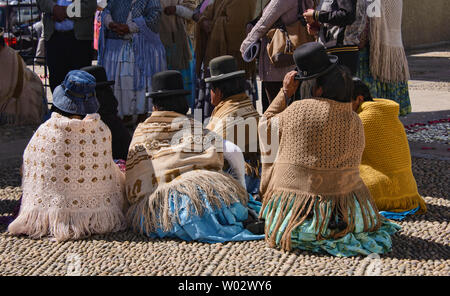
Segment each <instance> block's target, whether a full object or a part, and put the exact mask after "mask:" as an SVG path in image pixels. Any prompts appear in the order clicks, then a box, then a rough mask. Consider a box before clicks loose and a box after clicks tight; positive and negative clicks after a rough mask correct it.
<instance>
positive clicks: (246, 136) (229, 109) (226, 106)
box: [206, 93, 260, 176]
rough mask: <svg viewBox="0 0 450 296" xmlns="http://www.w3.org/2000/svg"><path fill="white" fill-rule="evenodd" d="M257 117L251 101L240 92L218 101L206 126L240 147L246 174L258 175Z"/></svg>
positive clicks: (257, 114)
mask: <svg viewBox="0 0 450 296" xmlns="http://www.w3.org/2000/svg"><path fill="white" fill-rule="evenodd" d="M259 117H260V115H259V113H258V112H257V111H256V109H255V108H254V107H253V104H252V101H251V100H250V99H249V97H248V96H247V95H246V94H245V93H242V94H238V95H235V96H232V97H230V98H227V99H226V100H224V101H222V102H220V103H219V105H217V106H216V107H215V108H214V110H213V112H212V114H211V119H210V121H209V123H208V125H207V127H206V128H207V129H209V130H211V131H213V132H215V133H217V134H218V135H220V136H221V137H223V138H224V139H226V140H228V141H230V142H232V143H234V144H235V145H237V146H239V148H241V150H242V152H243V153H244V158H245V160H246V161H247V162H246V174H247V175H257V176H259V170H258V164H259V144H258V121H259ZM248 162H250V163H252V165H249V163H248Z"/></svg>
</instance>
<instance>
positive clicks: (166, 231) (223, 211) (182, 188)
mask: <svg viewBox="0 0 450 296" xmlns="http://www.w3.org/2000/svg"><path fill="white" fill-rule="evenodd" d="M152 85H153V92H152V93H151V94H150V97H151V98H152V100H153V106H154V107H153V113H152V115H151V116H150V117H149V118H148V119H147V120H146V121H145V122H143V123H142V124H140V125H138V127H137V129H136V131H135V133H134V136H133V140H132V142H131V146H130V151H129V154H128V159H127V168H126V193H127V198H128V200H129V202H130V204H131V206H130V208H129V210H128V213H127V218H128V219H129V222H130V224H131V225H132V227H133V229H134V230H135V231H137V232H140V233H142V234H145V235H147V236H149V237H152V238H179V239H182V240H186V241H192V240H196V241H200V242H207V243H218V242H225V241H244V240H255V239H262V238H264V236H263V235H255V234H253V233H251V232H249V231H248V230H246V229H245V228H244V223H245V222H246V220H247V219H248V216H249V210H248V208H247V207H251V206H252V205H254V204H256V206H257V203H256V202H255V201H253V200H252V199H251V197H249V195H248V193H247V192H246V190H245V188H243V187H242V185H241V184H240V183H239V181H238V180H235V179H233V178H232V177H231V176H230V175H228V174H225V173H223V172H222V168H223V162H224V160H223V154H222V153H218V150H219V149H218V148H219V147H218V146H216V145H219V143H218V142H216V136H215V135H214V134H212V133H210V134H207V130H205V129H202V124H201V123H200V122H194V120H193V119H191V118H188V117H187V116H186V113H187V112H188V110H189V107H188V102H187V100H186V95H188V94H189V93H190V91H186V90H184V89H183V78H182V76H181V73H180V72H178V71H165V72H161V73H158V74H155V75H154V76H153V79H152ZM222 145H223V144H222V142H220V150H221V149H222V147H223V146H222ZM241 170H242V169H241ZM249 199H250V200H249Z"/></svg>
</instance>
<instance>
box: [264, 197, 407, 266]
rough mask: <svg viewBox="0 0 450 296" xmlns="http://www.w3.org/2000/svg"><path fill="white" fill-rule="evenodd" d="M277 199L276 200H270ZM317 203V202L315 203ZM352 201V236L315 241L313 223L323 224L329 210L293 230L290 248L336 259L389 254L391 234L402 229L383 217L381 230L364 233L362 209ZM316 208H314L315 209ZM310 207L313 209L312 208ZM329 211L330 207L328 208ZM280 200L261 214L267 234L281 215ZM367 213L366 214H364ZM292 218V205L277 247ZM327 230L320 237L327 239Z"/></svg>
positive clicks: (284, 221)
mask: <svg viewBox="0 0 450 296" xmlns="http://www.w3.org/2000/svg"><path fill="white" fill-rule="evenodd" d="M273 200H277V199H273ZM317 202H318V201H316V203H317ZM354 202H355V209H356V210H355V213H356V217H355V230H354V231H353V232H352V233H347V234H346V235H345V236H344V237H342V238H339V239H324V240H320V241H318V240H317V234H318V232H319V231H318V230H317V229H316V227H315V226H316V222H317V220H318V219H319V221H322V220H323V219H330V216H331V210H330V211H328V212H327V213H326V217H320V215H319V216H317V215H316V214H314V215H313V217H312V218H310V219H306V220H305V222H304V223H303V224H301V225H300V226H298V227H297V228H294V230H293V231H292V235H291V246H292V249H301V250H307V251H312V252H317V253H328V254H331V255H334V256H338V257H350V256H357V255H365V256H367V255H370V254H372V253H376V254H383V253H388V252H390V251H391V250H392V240H391V235H392V234H394V233H395V232H397V231H398V230H400V229H401V227H400V226H399V225H397V224H395V223H392V222H390V221H388V220H386V219H384V218H382V219H383V220H382V223H381V227H380V228H379V229H378V230H377V231H374V232H364V220H363V215H362V212H361V207H360V205H359V203H358V201H357V199H356V198H354ZM315 206H316V205H314V207H315ZM319 206H320V207H322V206H323V208H327V207H326V205H325V204H324V203H323V204H322V205H319ZM314 207H313V208H314ZM328 208H330V207H328ZM281 210H282V209H281V207H280V201H279V200H278V202H276V201H273V202H271V203H269V204H268V205H267V206H266V207H265V209H264V212H263V215H262V216H263V218H265V219H266V233H267V231H269V235H271V234H272V231H273V229H274V227H275V224H276V222H277V220H278V217H279V215H280V212H281ZM274 211H275V217H274V219H273V222H272V224H269V223H270V222H269V220H270V219H269V217H271V216H272V213H273V212H274ZM366 214H367V213H366ZM291 215H292V204H290V205H289V209H288V214H287V215H286V216H285V218H284V220H283V221H282V224H281V227H280V228H279V229H278V232H277V233H276V244H277V246H280V240H281V237H282V236H283V234H284V230H285V229H286V226H287V224H288V222H289V219H290V218H291ZM370 215H373V216H374V215H375V212H374V210H373V209H372V208H371V213H370ZM329 233H330V230H329V229H327V228H325V230H324V232H323V233H322V235H323V236H324V237H327V236H328V235H329Z"/></svg>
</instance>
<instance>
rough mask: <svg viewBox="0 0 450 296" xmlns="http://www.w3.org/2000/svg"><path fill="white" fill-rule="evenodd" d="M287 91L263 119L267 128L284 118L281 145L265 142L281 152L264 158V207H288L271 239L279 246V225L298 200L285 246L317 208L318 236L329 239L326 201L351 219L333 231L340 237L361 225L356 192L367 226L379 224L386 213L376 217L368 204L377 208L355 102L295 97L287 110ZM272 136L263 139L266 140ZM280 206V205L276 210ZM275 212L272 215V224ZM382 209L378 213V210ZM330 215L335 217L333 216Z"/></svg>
mask: <svg viewBox="0 0 450 296" xmlns="http://www.w3.org/2000/svg"><path fill="white" fill-rule="evenodd" d="M284 108H285V103H284V95H283V93H282V92H280V94H279V95H278V96H277V98H276V99H275V100H274V103H272V104H271V106H270V107H269V109H268V110H267V111H266V113H265V114H264V115H265V117H263V118H262V119H261V121H260V134H261V135H262V129H267V128H268V127H269V128H275V126H273V125H272V123H273V121H274V119H275V118H277V119H278V125H277V126H278V129H279V133H280V144H279V149H278V151H268V150H267V149H266V148H265V147H264V145H262V146H261V153H262V154H266V153H269V152H271V153H276V159H275V162H274V163H265V164H263V175H262V179H261V194H262V196H263V209H262V210H261V213H263V212H264V210H265V208H266V207H267V206H268V205H269V204H271V203H272V202H275V204H278V203H279V204H278V207H279V208H281V209H282V211H281V213H280V214H279V216H278V219H277V223H276V226H275V229H273V231H272V232H271V233H272V235H270V236H269V235H267V233H268V231H267V229H266V239H267V241H268V242H269V244H270V245H272V246H275V240H276V234H277V230H278V229H279V228H280V226H281V223H282V221H283V220H284V218H285V217H286V215H287V210H288V205H292V216H291V217H290V219H289V222H288V225H287V227H286V230H285V232H284V235H283V237H282V239H281V246H282V248H283V249H286V250H290V248H291V233H292V230H293V229H295V228H296V227H297V226H299V225H301V224H302V223H303V222H304V221H305V220H306V218H307V217H308V215H309V214H310V213H312V212H314V214H315V215H316V216H315V217H319V214H320V217H322V218H323V219H322V221H319V219H318V220H317V223H316V230H317V233H318V234H317V239H318V240H320V239H323V237H322V235H321V234H322V233H323V232H322V231H323V230H324V229H325V228H326V227H327V225H328V220H327V219H326V218H324V217H325V212H324V207H321V206H320V204H322V203H324V204H326V206H325V208H327V209H330V210H331V212H332V213H336V214H337V215H339V216H340V217H342V220H343V221H344V222H346V223H347V227H346V228H345V229H343V230H341V231H337V230H336V231H331V234H330V237H332V238H339V237H342V236H344V235H345V234H347V233H348V232H352V231H353V230H354V227H355V221H354V219H353V217H354V213H355V203H354V198H355V197H356V198H357V200H358V202H359V204H360V206H361V209H362V211H363V212H362V213H363V217H364V225H365V231H373V230H374V229H376V228H378V227H379V221H380V219H377V222H374V220H373V218H374V216H373V215H370V214H369V215H367V214H368V213H371V211H370V210H369V208H368V206H369V204H370V205H371V206H372V208H373V209H375V208H376V207H375V204H374V202H373V201H372V198H371V196H370V192H369V191H368V189H367V187H366V186H365V185H364V183H363V182H362V180H361V178H360V176H359V164H360V162H361V156H362V153H363V150H364V130H363V126H362V123H361V120H360V119H359V117H358V115H357V114H356V113H354V112H353V111H352V109H351V104H350V103H339V102H336V101H332V100H328V99H323V98H315V99H305V100H301V101H298V102H294V103H293V104H292V105H291V106H289V107H288V108H287V109H286V110H284V111H283V112H281V113H280V111H281V110H283V109H284ZM265 142H266V141H263V139H261V143H262V144H264V143H265ZM273 212H275V211H273ZM274 214H275V213H273V215H272V216H271V217H268V219H269V220H270V221H269V223H268V224H267V225H272V221H273V219H274ZM374 215H377V214H374ZM328 219H329V218H328Z"/></svg>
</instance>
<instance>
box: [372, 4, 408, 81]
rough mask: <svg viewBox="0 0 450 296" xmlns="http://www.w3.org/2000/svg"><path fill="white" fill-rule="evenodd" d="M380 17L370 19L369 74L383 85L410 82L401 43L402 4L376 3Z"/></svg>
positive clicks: (406, 61)
mask: <svg viewBox="0 0 450 296" xmlns="http://www.w3.org/2000/svg"><path fill="white" fill-rule="evenodd" d="M380 3H381V8H380V9H381V17H370V18H369V21H370V71H371V72H372V75H373V77H375V78H377V79H379V80H381V81H383V82H405V81H408V80H409V78H410V75H409V67H408V60H407V59H406V54H405V50H404V48H403V42H402V8H403V1H402V0H380Z"/></svg>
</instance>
